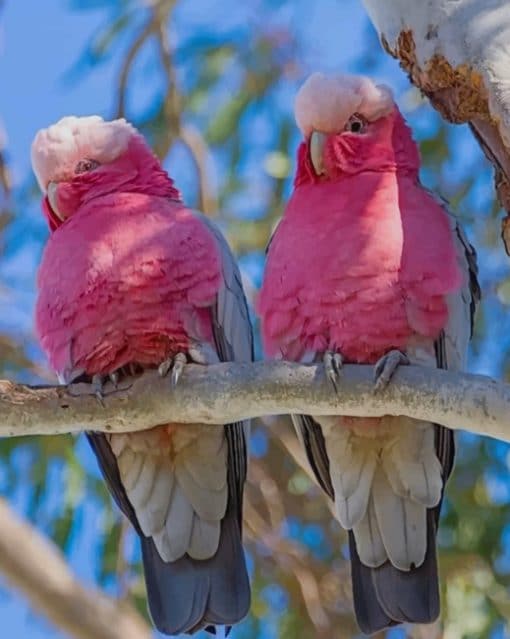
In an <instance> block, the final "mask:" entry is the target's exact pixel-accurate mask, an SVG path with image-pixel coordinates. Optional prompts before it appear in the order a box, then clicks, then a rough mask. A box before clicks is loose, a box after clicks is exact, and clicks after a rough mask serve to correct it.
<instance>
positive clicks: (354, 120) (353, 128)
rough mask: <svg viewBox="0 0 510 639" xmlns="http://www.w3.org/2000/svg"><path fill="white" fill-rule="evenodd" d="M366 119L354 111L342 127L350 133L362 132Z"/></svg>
mask: <svg viewBox="0 0 510 639" xmlns="http://www.w3.org/2000/svg"><path fill="white" fill-rule="evenodd" d="M366 124H367V122H366V120H365V118H363V117H362V116H361V115H358V114H357V113H355V114H354V115H351V117H350V118H349V119H348V120H347V124H346V125H345V127H344V130H345V131H349V132H350V133H363V132H364V130H365V127H366Z"/></svg>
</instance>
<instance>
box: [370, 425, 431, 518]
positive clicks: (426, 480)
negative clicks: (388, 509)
mask: <svg viewBox="0 0 510 639" xmlns="http://www.w3.org/2000/svg"><path fill="white" fill-rule="evenodd" d="M399 420H400V425H401V428H400V429H399V431H398V435H397V436H396V437H395V438H394V440H393V441H392V442H391V443H390V444H389V445H388V446H386V447H385V449H384V451H383V454H382V456H381V463H382V468H383V469H384V473H385V475H386V477H387V479H388V481H389V483H390V485H391V488H392V489H393V491H394V492H395V494H397V495H399V496H400V497H404V498H408V499H412V500H414V501H415V502H417V503H419V504H421V505H422V506H426V507H427V508H433V507H434V506H437V504H438V503H439V500H440V499H441V494H442V490H443V479H442V468H441V464H440V462H439V459H438V458H437V455H436V450H435V444H434V426H433V425H432V424H429V423H427V422H418V421H417V420H412V422H413V423H410V422H411V420H408V419H407V418H405V417H399Z"/></svg>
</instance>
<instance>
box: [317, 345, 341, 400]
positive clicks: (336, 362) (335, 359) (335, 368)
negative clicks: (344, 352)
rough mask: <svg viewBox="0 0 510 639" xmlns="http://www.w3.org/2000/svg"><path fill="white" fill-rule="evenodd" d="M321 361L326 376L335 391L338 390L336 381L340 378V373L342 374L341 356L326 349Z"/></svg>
mask: <svg viewBox="0 0 510 639" xmlns="http://www.w3.org/2000/svg"><path fill="white" fill-rule="evenodd" d="M322 362H323V364H324V368H325V370H326V376H327V378H328V379H329V381H330V382H331V383H332V384H333V388H334V389H335V392H338V389H337V385H336V383H337V381H338V380H339V379H340V375H341V374H342V366H343V365H344V360H343V357H342V356H341V355H340V353H334V352H333V351H326V352H325V353H324V356H323V358H322Z"/></svg>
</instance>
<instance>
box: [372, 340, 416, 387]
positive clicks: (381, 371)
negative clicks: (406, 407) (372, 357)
mask: <svg viewBox="0 0 510 639" xmlns="http://www.w3.org/2000/svg"><path fill="white" fill-rule="evenodd" d="M408 364H409V358H408V357H407V355H405V354H404V353H402V352H401V351H398V350H392V351H390V352H389V353H386V355H383V356H382V357H381V358H380V359H379V360H378V361H377V363H376V365H375V366H374V392H377V391H381V390H383V389H384V388H386V386H388V384H389V382H390V380H391V378H392V377H393V375H394V373H395V371H396V370H397V368H398V367H399V366H404V365H408Z"/></svg>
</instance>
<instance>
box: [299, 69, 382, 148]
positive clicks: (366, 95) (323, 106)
mask: <svg viewBox="0 0 510 639" xmlns="http://www.w3.org/2000/svg"><path fill="white" fill-rule="evenodd" d="M393 107H394V101H393V95H392V92H391V89H390V88H389V87H387V86H385V85H382V84H381V85H377V84H375V83H374V82H372V80H370V78H367V77H365V76H358V75H340V74H336V75H325V74H323V73H313V74H312V75H311V76H309V77H308V79H307V80H306V81H305V83H304V84H303V86H302V87H301V88H300V90H299V91H298V93H297V96H296V100H295V105H294V112H295V117H296V122H297V125H298V127H299V128H300V130H301V132H302V133H303V135H304V136H305V137H307V136H308V135H310V133H311V132H312V131H320V132H321V133H337V132H340V131H342V130H343V128H344V125H345V123H346V122H347V120H348V119H349V118H350V116H351V115H353V114H354V113H359V114H361V115H363V116H364V117H365V118H366V119H367V120H368V121H373V120H378V119H379V118H381V117H383V116H385V115H388V113H390V111H391V110H392V109H393Z"/></svg>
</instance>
